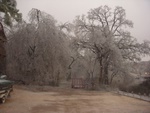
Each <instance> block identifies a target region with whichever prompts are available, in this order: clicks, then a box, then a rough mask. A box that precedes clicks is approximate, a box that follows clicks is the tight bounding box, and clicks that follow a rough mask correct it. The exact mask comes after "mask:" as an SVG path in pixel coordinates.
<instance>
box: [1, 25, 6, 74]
mask: <svg viewBox="0 0 150 113" xmlns="http://www.w3.org/2000/svg"><path fill="white" fill-rule="evenodd" d="M6 41H7V39H6V36H5V33H4V29H3V25H2V23H1V22H0V74H6V48H5V46H6Z"/></svg>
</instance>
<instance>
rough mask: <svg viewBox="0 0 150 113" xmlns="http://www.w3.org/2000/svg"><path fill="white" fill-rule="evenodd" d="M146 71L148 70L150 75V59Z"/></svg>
mask: <svg viewBox="0 0 150 113" xmlns="http://www.w3.org/2000/svg"><path fill="white" fill-rule="evenodd" d="M145 72H146V73H147V74H148V75H150V61H148V62H147V66H146V69H145Z"/></svg>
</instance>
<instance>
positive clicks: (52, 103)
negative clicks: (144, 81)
mask: <svg viewBox="0 0 150 113" xmlns="http://www.w3.org/2000/svg"><path fill="white" fill-rule="evenodd" d="M0 113H150V103H148V102H145V101H141V100H137V99H133V98H129V97H125V96H120V95H117V94H112V93H109V92H98V91H82V90H73V89H71V90H67V89H57V88H56V89H54V88H51V89H49V90H47V91H44V92H43V91H41V92H38V91H33V90H32V91H31V90H28V89H25V88H22V87H21V88H20V87H19V88H15V89H14V92H13V93H12V97H11V98H10V99H8V100H7V101H6V103H5V104H1V105H0Z"/></svg>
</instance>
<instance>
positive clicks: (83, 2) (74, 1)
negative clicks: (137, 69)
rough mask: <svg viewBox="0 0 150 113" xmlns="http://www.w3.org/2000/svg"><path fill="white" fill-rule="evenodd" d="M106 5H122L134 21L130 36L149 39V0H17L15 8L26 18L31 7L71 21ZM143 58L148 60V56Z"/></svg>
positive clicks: (57, 18)
mask: <svg viewBox="0 0 150 113" xmlns="http://www.w3.org/2000/svg"><path fill="white" fill-rule="evenodd" d="M101 5H108V6H109V7H111V8H114V7H115V6H122V7H123V8H124V9H125V10H126V14H127V19H130V20H132V21H133V23H134V28H133V29H131V30H130V31H131V34H132V36H134V37H136V38H137V39H138V41H140V42H141V41H142V40H150V0H17V8H18V9H19V10H20V12H21V13H23V18H24V19H26V18H27V13H28V12H29V11H30V10H31V9H32V8H37V9H40V10H41V11H45V12H47V13H49V14H51V15H52V16H53V17H54V18H55V19H56V20H57V21H58V22H63V23H64V22H67V21H69V22H72V21H73V20H74V18H75V16H77V15H81V14H86V13H87V12H88V11H89V10H90V9H91V8H97V7H99V6H101ZM143 60H150V57H147V58H144V59H143Z"/></svg>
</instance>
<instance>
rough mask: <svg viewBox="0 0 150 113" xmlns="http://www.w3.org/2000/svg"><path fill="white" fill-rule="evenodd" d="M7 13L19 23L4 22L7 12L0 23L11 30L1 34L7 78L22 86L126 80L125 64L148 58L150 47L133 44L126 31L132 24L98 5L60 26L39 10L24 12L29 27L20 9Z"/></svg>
mask: <svg viewBox="0 0 150 113" xmlns="http://www.w3.org/2000/svg"><path fill="white" fill-rule="evenodd" d="M2 1H3V2H4V1H5V0H2ZM4 3H5V2H4ZM14 3H15V4H16V2H14ZM15 4H14V5H13V6H14V7H16V5H15ZM0 7H1V6H0ZM0 9H1V8H0ZM0 11H1V12H4V11H3V10H0ZM11 11H12V12H14V13H17V16H14V17H15V19H16V21H17V22H18V23H15V24H14V25H13V21H10V20H11V18H13V15H9V16H10V18H6V17H7V13H6V12H4V13H5V16H4V18H5V19H4V20H5V21H1V23H3V26H5V25H7V26H8V25H9V26H10V27H9V31H8V30H6V31H7V32H6V33H7V43H6V53H7V54H6V59H7V60H6V61H7V63H6V64H7V69H6V73H7V75H8V76H9V77H10V78H11V79H13V80H16V81H18V80H19V81H22V82H23V83H24V84H38V85H53V86H57V85H59V81H60V80H62V79H65V80H70V79H71V78H73V77H84V78H86V77H88V78H97V79H98V82H99V83H100V84H111V83H112V82H113V80H114V78H115V77H123V78H125V79H126V78H127V76H129V75H130V66H129V64H130V63H132V62H138V61H140V60H141V57H143V56H145V55H150V42H149V41H144V42H143V43H139V42H137V40H136V38H134V37H133V36H132V35H131V33H130V32H129V31H128V28H130V27H131V28H132V27H133V22H132V21H131V20H128V19H127V18H126V13H125V9H123V8H122V7H119V6H117V7H115V8H114V9H111V8H110V7H108V6H100V7H98V8H94V9H91V10H89V12H88V13H87V14H86V15H81V16H77V17H76V18H75V20H74V22H73V23H64V24H58V23H57V21H56V20H55V19H54V18H53V17H52V16H51V15H50V14H47V13H45V12H42V11H40V10H38V9H32V10H31V11H30V12H29V14H28V17H29V20H28V22H26V21H25V20H22V19H21V14H20V13H18V11H19V10H17V11H16V10H11ZM8 12H9V11H8ZM6 20H7V21H8V22H7V21H6Z"/></svg>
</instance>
